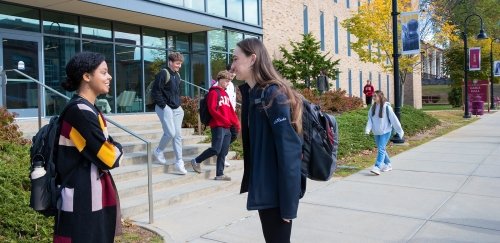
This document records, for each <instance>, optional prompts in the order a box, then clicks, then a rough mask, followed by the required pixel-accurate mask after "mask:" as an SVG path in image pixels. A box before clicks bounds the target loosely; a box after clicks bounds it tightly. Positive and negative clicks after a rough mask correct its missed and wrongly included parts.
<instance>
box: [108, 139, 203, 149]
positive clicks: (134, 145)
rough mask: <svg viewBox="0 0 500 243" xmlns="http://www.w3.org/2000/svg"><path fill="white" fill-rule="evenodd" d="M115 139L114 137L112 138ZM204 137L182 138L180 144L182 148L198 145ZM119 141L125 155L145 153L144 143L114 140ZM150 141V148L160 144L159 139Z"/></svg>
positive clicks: (136, 140)
mask: <svg viewBox="0 0 500 243" xmlns="http://www.w3.org/2000/svg"><path fill="white" fill-rule="evenodd" d="M113 139H115V137H113ZM205 139H206V137H205V136H195V135H193V136H184V137H182V144H183V145H184V146H186V145H194V144H199V143H202V142H203V141H205ZM116 141H120V143H121V145H122V147H123V151H124V152H125V153H132V152H140V151H146V143H144V142H143V141H141V140H138V139H135V140H131V141H123V140H118V139H117V140H116ZM150 141H151V147H152V148H156V147H158V144H159V143H160V139H154V140H150Z"/></svg>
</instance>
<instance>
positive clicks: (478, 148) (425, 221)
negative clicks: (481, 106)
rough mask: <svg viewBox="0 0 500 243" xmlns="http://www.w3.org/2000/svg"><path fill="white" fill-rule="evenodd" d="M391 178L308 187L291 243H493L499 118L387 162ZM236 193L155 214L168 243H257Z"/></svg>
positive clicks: (497, 230) (361, 177)
mask: <svg viewBox="0 0 500 243" xmlns="http://www.w3.org/2000/svg"><path fill="white" fill-rule="evenodd" d="M392 163H393V168H394V170H393V171H391V172H386V173H383V174H382V175H380V176H373V175H371V174H370V173H369V171H368V170H363V171H361V172H359V173H357V174H354V175H352V176H349V177H347V178H344V179H342V180H335V181H330V182H322V183H318V182H312V181H308V182H309V183H308V193H307V194H306V196H305V197H304V198H303V199H302V200H301V204H300V206H299V215H298V218H297V219H296V220H295V221H294V222H293V224H294V225H293V230H292V242H314V243H319V242H500V112H496V113H494V114H491V115H490V114H488V115H485V116H484V117H483V118H481V119H480V120H479V121H476V122H474V123H472V124H471V125H468V126H466V127H463V128H461V129H458V130H456V131H454V132H451V133H449V134H447V135H445V136H443V137H440V138H437V139H435V140H433V141H431V142H429V143H426V144H424V145H422V146H419V147H416V148H414V149H411V150H408V151H406V152H404V153H401V154H399V155H397V156H394V157H393V158H392ZM238 190H239V188H228V193H227V194H225V195H223V196H221V197H219V198H214V199H213V200H212V201H210V202H200V203H199V205H196V206H189V207H188V208H182V210H181V208H178V209H177V210H171V211H169V212H163V213H161V212H160V213H158V214H156V212H155V215H156V219H155V220H156V221H155V224H154V225H153V227H156V228H157V229H161V231H162V232H164V235H165V236H166V240H167V241H168V242H170V241H173V242H185V241H191V242H197V243H199V242H207V243H210V242H264V239H263V237H262V232H261V228H260V221H259V218H258V215H257V213H256V212H255V211H251V212H248V211H246V210H245V204H246V194H243V195H239V194H237V192H238Z"/></svg>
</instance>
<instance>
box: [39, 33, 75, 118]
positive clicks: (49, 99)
mask: <svg viewBox="0 0 500 243" xmlns="http://www.w3.org/2000/svg"><path fill="white" fill-rule="evenodd" d="M43 43H44V44H43V45H44V63H45V84H46V85H48V86H50V87H51V88H53V89H55V90H57V91H59V92H61V93H63V94H65V95H66V96H69V97H71V96H72V94H71V93H70V92H66V91H65V90H64V89H63V88H62V87H61V83H62V82H63V81H64V80H65V79H66V64H67V63H68V61H69V59H70V58H71V57H72V56H73V55H75V54H76V53H78V52H80V41H79V40H73V39H64V38H58V37H49V36H45V37H44V38H43ZM65 104H66V100H65V99H64V98H62V97H60V96H59V95H56V94H54V93H52V92H50V91H47V92H46V97H45V106H46V114H47V115H48V116H52V115H56V114H60V113H61V112H62V109H63V108H64V105H65Z"/></svg>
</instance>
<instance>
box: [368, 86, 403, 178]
mask: <svg viewBox="0 0 500 243" xmlns="http://www.w3.org/2000/svg"><path fill="white" fill-rule="evenodd" d="M374 101H375V102H374V104H373V105H372V106H371V107H370V109H369V110H368V122H367V123H366V128H365V133H366V134H370V131H371V132H372V133H373V135H374V137H375V144H376V145H377V159H376V160H375V165H374V166H373V168H372V169H371V170H370V172H371V173H373V174H375V175H380V172H387V171H391V170H392V165H391V160H390V158H389V154H388V153H387V151H386V150H385V147H386V146H387V143H388V142H389V139H390V138H391V133H392V129H394V130H395V131H396V133H398V134H399V137H401V138H402V137H403V135H404V132H403V128H402V127H401V123H400V122H399V120H398V117H397V116H396V114H395V113H394V111H393V110H392V107H391V104H390V103H389V102H387V99H386V98H385V96H384V93H383V92H382V91H380V90H377V91H375V95H374Z"/></svg>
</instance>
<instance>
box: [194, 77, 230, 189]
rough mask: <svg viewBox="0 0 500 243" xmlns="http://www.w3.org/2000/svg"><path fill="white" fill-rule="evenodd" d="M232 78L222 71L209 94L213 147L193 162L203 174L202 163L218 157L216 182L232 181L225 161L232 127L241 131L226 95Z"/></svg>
mask: <svg viewBox="0 0 500 243" xmlns="http://www.w3.org/2000/svg"><path fill="white" fill-rule="evenodd" d="M232 77H233V76H232V74H231V73H230V72H228V71H225V70H224V71H220V72H219V73H218V74H217V82H218V84H217V85H214V86H212V87H211V88H210V90H209V92H208V97H207V104H208V112H210V115H211V116H212V119H211V120H210V123H209V126H210V128H211V130H212V147H210V148H208V149H207V150H205V151H203V153H201V154H200V155H199V156H198V157H196V158H194V159H193V160H191V165H192V166H193V170H194V171H196V172H198V173H201V165H200V164H201V162H203V161H204V160H206V159H208V158H210V157H212V156H214V155H217V172H216V176H215V178H214V180H224V181H230V180H231V177H229V176H227V175H224V161H225V159H226V155H227V152H228V151H229V144H230V143H231V131H230V129H231V127H235V128H236V131H237V132H238V131H239V130H240V122H239V120H238V116H237V115H236V112H235V111H234V109H233V106H232V105H231V102H230V99H229V96H228V95H227V93H226V87H227V86H228V85H229V82H231V78H232Z"/></svg>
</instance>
